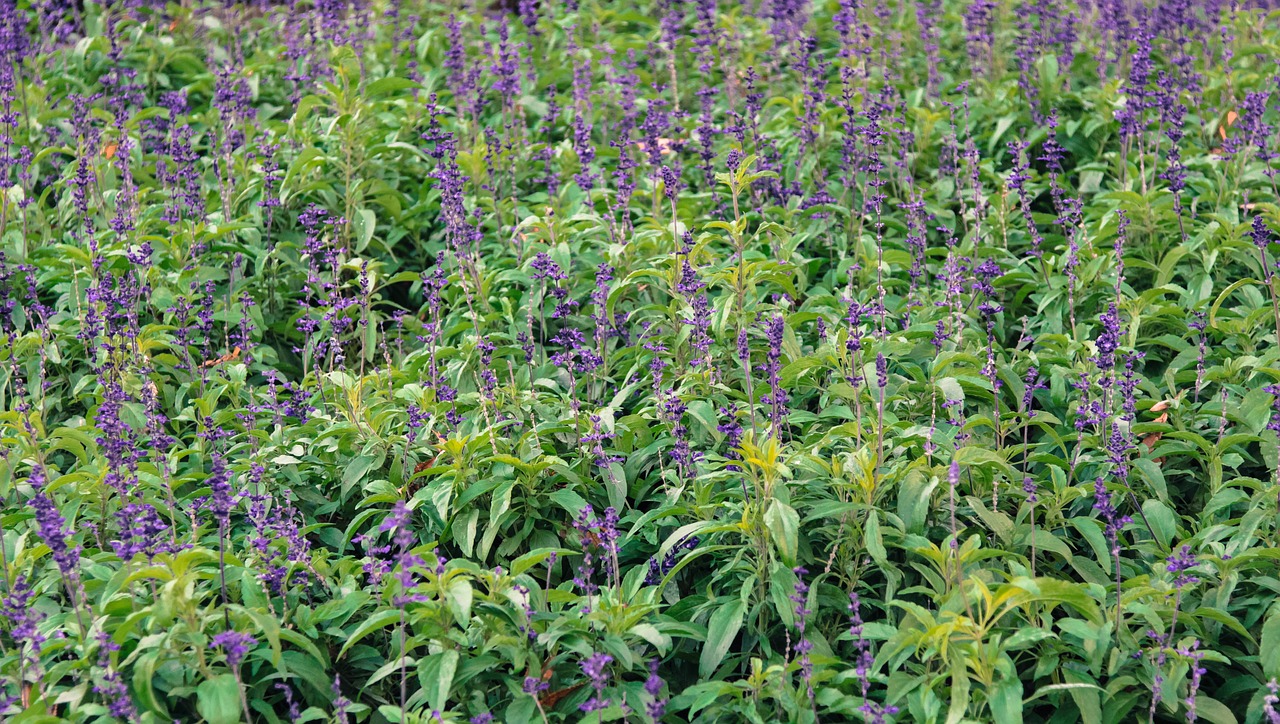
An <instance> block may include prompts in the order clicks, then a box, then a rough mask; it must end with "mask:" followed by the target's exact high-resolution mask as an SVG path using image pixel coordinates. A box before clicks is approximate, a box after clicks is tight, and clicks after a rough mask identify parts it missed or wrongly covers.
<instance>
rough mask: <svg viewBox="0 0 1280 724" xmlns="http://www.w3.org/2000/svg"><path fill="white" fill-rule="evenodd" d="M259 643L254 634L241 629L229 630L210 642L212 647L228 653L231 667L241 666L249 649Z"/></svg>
mask: <svg viewBox="0 0 1280 724" xmlns="http://www.w3.org/2000/svg"><path fill="white" fill-rule="evenodd" d="M257 645H258V640H257V639H255V638H254V637H253V636H250V635H249V634H246V633H240V632H239V631H234V630H227V631H223V632H222V633H220V634H217V635H215V636H214V637H213V640H212V641H211V642H210V643H209V648H211V649H222V652H223V653H224V654H226V657H227V664H228V665H229V666H231V668H233V669H234V668H237V667H239V666H240V662H241V661H244V657H245V655H246V654H248V653H249V650H250V649H251V648H253V647H254V646H257Z"/></svg>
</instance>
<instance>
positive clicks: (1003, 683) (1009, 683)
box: [988, 677, 1022, 724]
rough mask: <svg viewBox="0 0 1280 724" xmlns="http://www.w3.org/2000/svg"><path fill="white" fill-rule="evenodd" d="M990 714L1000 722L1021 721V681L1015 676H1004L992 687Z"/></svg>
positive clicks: (1011, 722) (1007, 723)
mask: <svg viewBox="0 0 1280 724" xmlns="http://www.w3.org/2000/svg"><path fill="white" fill-rule="evenodd" d="M988 703H989V704H990V705H991V716H992V717H993V718H994V719H995V720H996V721H998V722H1000V723H1001V724H1019V722H1021V721H1022V681H1021V680H1020V679H1018V678H1017V677H1004V678H1002V679H1001V680H1000V681H998V682H996V685H995V686H994V687H992V691H991V698H990V700H989V702H988Z"/></svg>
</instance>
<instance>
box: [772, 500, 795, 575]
mask: <svg viewBox="0 0 1280 724" xmlns="http://www.w3.org/2000/svg"><path fill="white" fill-rule="evenodd" d="M764 524H765V527H766V528H768V529H769V535H771V536H773V544H774V545H775V546H777V549H778V555H780V556H782V560H783V562H784V563H786V564H787V565H788V566H793V567H794V566H795V565H796V554H797V552H798V551H799V550H800V515H799V514H798V513H796V511H795V509H794V508H792V507H791V506H790V505H787V504H786V503H784V502H782V501H780V500H778V499H776V498H775V499H774V500H773V501H772V502H771V503H770V504H769V509H768V510H766V511H765V513H764Z"/></svg>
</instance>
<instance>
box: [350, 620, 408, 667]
mask: <svg viewBox="0 0 1280 724" xmlns="http://www.w3.org/2000/svg"><path fill="white" fill-rule="evenodd" d="M400 615H401V614H400V611H398V610H387V611H379V612H377V613H375V614H373V615H372V616H370V617H369V619H368V620H366V621H365V622H364V623H362V624H360V626H359V627H357V628H356V630H355V631H354V632H352V634H351V636H350V637H349V638H348V639H347V642H346V643H345V644H343V645H342V649H341V650H339V651H338V658H342V655H343V654H345V653H347V650H348V649H350V648H351V647H352V646H355V645H356V644H357V643H359V641H360V639H362V638H364V637H365V636H368V635H369V634H371V633H373V632H374V631H377V630H378V629H380V628H386V627H387V626H390V625H391V624H393V623H399V621H400Z"/></svg>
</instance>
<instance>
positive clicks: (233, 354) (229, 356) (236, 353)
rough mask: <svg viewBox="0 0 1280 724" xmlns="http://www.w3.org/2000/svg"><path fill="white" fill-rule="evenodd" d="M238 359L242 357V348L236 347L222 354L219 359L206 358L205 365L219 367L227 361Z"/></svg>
mask: <svg viewBox="0 0 1280 724" xmlns="http://www.w3.org/2000/svg"><path fill="white" fill-rule="evenodd" d="M238 359H240V348H239V347H236V348H235V349H233V350H231V351H230V352H228V353H226V354H224V355H222V356H221V357H219V358H217V359H211V360H205V362H204V366H205V367H217V366H218V365H220V364H225V363H227V362H234V361H236V360H238Z"/></svg>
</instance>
